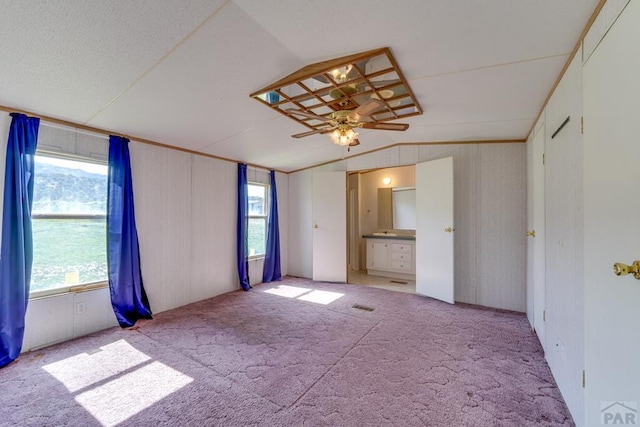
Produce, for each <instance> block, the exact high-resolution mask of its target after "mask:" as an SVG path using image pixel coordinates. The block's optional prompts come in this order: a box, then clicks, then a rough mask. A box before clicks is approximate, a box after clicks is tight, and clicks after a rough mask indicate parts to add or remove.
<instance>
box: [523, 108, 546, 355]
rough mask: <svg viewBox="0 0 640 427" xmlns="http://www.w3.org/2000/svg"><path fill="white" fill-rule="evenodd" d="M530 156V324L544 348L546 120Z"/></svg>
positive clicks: (528, 266)
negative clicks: (531, 319) (531, 313)
mask: <svg viewBox="0 0 640 427" xmlns="http://www.w3.org/2000/svg"><path fill="white" fill-rule="evenodd" d="M531 144H532V146H531V158H530V159H528V161H529V164H528V167H529V172H530V173H529V177H528V179H529V182H528V187H529V190H530V191H531V196H532V200H531V201H532V204H530V205H529V206H528V208H527V209H528V214H527V228H528V230H527V231H528V233H527V234H528V237H527V256H528V261H529V262H528V263H527V282H528V283H527V286H531V287H532V288H533V328H534V329H535V331H536V334H537V335H538V339H539V340H540V344H542V348H543V349H544V350H545V351H546V349H547V345H546V342H547V341H546V334H545V332H546V329H545V323H544V322H545V310H546V308H545V298H546V296H545V294H546V292H545V291H546V287H545V286H546V284H545V283H546V281H545V242H544V239H545V227H544V224H545V223H544V209H545V208H544V206H545V205H544V201H545V198H544V197H545V196H544V162H543V158H544V157H543V156H544V147H545V123H544V119H543V120H542V124H541V125H539V126H537V127H536V133H535V135H534V137H533V140H532V141H531Z"/></svg>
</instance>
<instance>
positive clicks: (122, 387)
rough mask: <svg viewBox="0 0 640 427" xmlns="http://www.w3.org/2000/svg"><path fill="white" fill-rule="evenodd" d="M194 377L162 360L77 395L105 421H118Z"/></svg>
mask: <svg viewBox="0 0 640 427" xmlns="http://www.w3.org/2000/svg"><path fill="white" fill-rule="evenodd" d="M192 381H193V378H191V377H189V376H187V375H184V374H182V373H180V372H178V371H176V370H175V369H172V368H170V367H168V366H166V365H164V364H162V363H160V362H157V361H156V362H152V363H150V364H148V365H146V366H143V367H141V368H139V369H136V370H135V371H133V372H129V373H128V374H125V375H122V376H120V377H118V378H116V379H114V380H113V381H109V382H108V383H106V384H103V385H101V386H98V387H94V388H92V389H90V390H88V391H86V392H84V393H81V394H79V395H78V396H76V398H75V400H76V402H78V403H79V404H80V405H82V406H83V407H84V408H85V409H86V410H87V411H88V412H89V413H90V414H91V415H93V416H94V417H95V419H96V420H98V421H99V422H100V423H101V424H102V425H105V426H111V425H116V424H119V423H121V422H123V421H124V420H126V419H128V418H130V417H132V416H134V415H136V414H137V413H139V412H141V411H142V410H144V409H146V408H149V407H151V406H152V405H153V404H154V403H156V402H159V401H160V400H162V399H164V398H165V397H167V396H169V395H170V394H172V393H174V392H175V391H177V390H179V389H181V388H182V387H184V386H186V385H187V384H189V383H190V382H192Z"/></svg>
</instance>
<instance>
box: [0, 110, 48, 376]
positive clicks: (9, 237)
mask: <svg viewBox="0 0 640 427" xmlns="http://www.w3.org/2000/svg"><path fill="white" fill-rule="evenodd" d="M11 116H12V120H11V128H10V129H9V140H8V143H7V161H6V166H5V170H4V202H3V208H2V247H1V249H0V368H1V367H3V366H5V365H7V364H9V363H11V362H12V361H14V360H15V359H16V358H17V357H18V356H19V355H20V351H21V350H22V338H23V337H24V318H25V314H26V312H27V303H28V302H29V285H30V283H31V265H32V264H33V234H32V229H31V204H32V202H33V183H34V176H33V173H34V156H35V154H36V145H37V144H38V128H39V125H40V119H38V118H36V117H27V116H25V115H24V114H18V113H11Z"/></svg>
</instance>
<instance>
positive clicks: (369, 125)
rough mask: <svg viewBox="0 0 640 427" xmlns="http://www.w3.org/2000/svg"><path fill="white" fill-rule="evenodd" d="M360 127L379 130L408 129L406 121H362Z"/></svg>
mask: <svg viewBox="0 0 640 427" xmlns="http://www.w3.org/2000/svg"><path fill="white" fill-rule="evenodd" d="M362 127H363V128H365V129H379V130H401V131H402V130H407V129H409V124H408V123H362Z"/></svg>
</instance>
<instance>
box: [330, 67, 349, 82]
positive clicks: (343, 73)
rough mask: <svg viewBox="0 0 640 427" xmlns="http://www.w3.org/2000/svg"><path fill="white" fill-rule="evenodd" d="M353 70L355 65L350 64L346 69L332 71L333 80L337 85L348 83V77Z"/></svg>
mask: <svg viewBox="0 0 640 427" xmlns="http://www.w3.org/2000/svg"><path fill="white" fill-rule="evenodd" d="M352 68H353V64H349V65H345V66H344V67H340V68H336V69H335V70H331V75H332V76H333V80H335V82H336V83H344V82H346V81H347V76H348V75H349V73H350V72H351V69H352Z"/></svg>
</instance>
